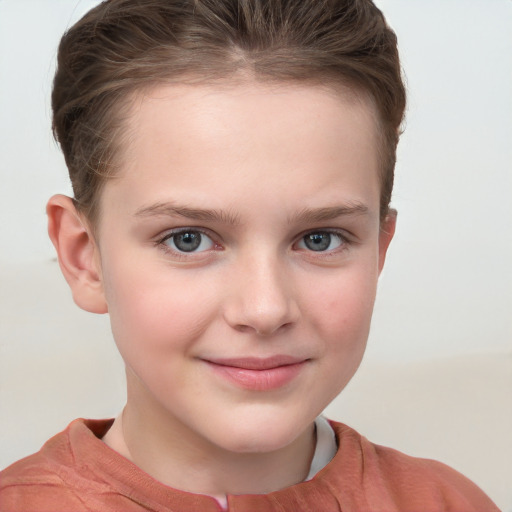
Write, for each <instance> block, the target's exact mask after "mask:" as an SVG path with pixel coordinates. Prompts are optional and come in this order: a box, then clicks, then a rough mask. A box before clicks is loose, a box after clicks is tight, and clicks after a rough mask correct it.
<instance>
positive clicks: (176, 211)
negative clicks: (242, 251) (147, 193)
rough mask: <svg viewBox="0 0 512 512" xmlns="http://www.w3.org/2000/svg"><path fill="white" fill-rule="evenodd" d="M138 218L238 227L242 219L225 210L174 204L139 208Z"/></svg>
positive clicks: (166, 203) (156, 204)
mask: <svg viewBox="0 0 512 512" xmlns="http://www.w3.org/2000/svg"><path fill="white" fill-rule="evenodd" d="M135 216H136V217H161V216H168V217H176V216H178V217H184V218H187V219H192V220H200V221H209V222H219V223H223V224H231V225H238V224H240V218H239V217H238V216H237V215H234V214H232V213H230V212H227V211H224V210H211V209H199V208H189V207H188V206H185V205H178V204H176V203H173V202H165V203H155V204H152V205H149V206H144V207H142V208H139V209H138V210H137V211H136V212H135Z"/></svg>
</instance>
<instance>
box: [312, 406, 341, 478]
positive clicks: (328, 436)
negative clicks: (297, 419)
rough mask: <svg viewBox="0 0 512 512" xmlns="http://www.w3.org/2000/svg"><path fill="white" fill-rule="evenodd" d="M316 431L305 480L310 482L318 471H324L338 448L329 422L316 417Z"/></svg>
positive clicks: (321, 417)
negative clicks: (314, 443) (314, 444)
mask: <svg viewBox="0 0 512 512" xmlns="http://www.w3.org/2000/svg"><path fill="white" fill-rule="evenodd" d="M315 429H316V447H315V454H314V455H313V460H312V461H311V466H310V468H309V473H308V476H307V477H306V479H305V480H304V481H305V482H307V481H308V480H311V479H312V478H313V477H314V476H315V475H316V474H317V473H318V472H319V471H320V470H322V469H324V468H325V466H327V464H329V462H331V460H332V459H333V457H334V456H335V455H336V452H337V450H338V446H337V444H336V436H335V435H334V430H333V429H332V427H331V425H330V424H329V422H328V421H327V420H326V419H325V418H324V417H323V416H318V418H317V419H316V420H315Z"/></svg>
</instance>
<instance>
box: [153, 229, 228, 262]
mask: <svg viewBox="0 0 512 512" xmlns="http://www.w3.org/2000/svg"><path fill="white" fill-rule="evenodd" d="M187 232H197V233H200V234H201V235H203V236H206V237H208V238H209V239H210V240H211V241H212V243H213V248H212V249H207V250H204V251H199V252H197V251H191V252H185V251H176V250H175V249H173V248H172V247H169V246H168V245H166V244H165V242H166V241H167V240H169V239H170V238H172V237H173V236H176V235H179V234H181V233H187ZM219 238H220V237H219V236H217V235H216V234H214V233H212V232H211V231H210V230H209V229H206V228H202V227H197V226H180V227H179V228H172V229H168V230H167V231H165V232H163V233H161V234H160V235H158V236H157V237H156V238H155V240H154V244H155V245H156V246H157V247H159V248H160V249H161V250H163V251H165V252H166V253H171V254H173V255H175V256H177V257H181V258H190V257H194V255H195V256H196V257H197V256H199V255H202V256H204V255H205V253H209V252H210V251H212V250H221V249H222V245H221V244H220V243H219V242H218V240H219Z"/></svg>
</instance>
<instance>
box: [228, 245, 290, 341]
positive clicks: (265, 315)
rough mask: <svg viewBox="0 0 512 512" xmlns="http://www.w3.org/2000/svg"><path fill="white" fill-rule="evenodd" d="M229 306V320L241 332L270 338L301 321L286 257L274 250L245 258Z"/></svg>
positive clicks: (235, 281) (240, 263)
mask: <svg viewBox="0 0 512 512" xmlns="http://www.w3.org/2000/svg"><path fill="white" fill-rule="evenodd" d="M233 277H234V279H233V281H232V293H231V297H230V300H229V303H228V304H227V306H226V319H227V321H228V323H229V324H230V325H231V326H232V327H234V328H236V329H237V330H244V331H247V330H249V331H251V330H252V331H255V332H256V333H258V334H259V335H269V334H272V333H274V332H276V331H277V330H279V329H281V328H283V327H285V326H290V325H291V324H293V323H294V322H295V321H296V320H297V316H298V305H297V303H296V298H295V296H294V293H293V283H292V282H291V275H290V272H289V269H288V268H287V266H286V263H285V261H284V258H281V257H279V255H278V254H277V252H276V251H273V250H272V249H266V250H265V249H261V248H260V250H258V251H256V252H252V253H249V254H246V255H244V256H241V257H240V258H239V261H238V262H237V270H236V272H235V276H233Z"/></svg>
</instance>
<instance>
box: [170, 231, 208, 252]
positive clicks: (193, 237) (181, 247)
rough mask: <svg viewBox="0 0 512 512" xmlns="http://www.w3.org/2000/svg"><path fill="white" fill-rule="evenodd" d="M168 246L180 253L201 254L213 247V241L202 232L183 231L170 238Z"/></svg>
mask: <svg viewBox="0 0 512 512" xmlns="http://www.w3.org/2000/svg"><path fill="white" fill-rule="evenodd" d="M165 243H166V245H168V246H169V247H171V248H172V249H174V250H176V251H179V252H201V251H207V250H208V249H211V248H212V247H213V241H212V240H211V238H210V237H208V236H206V235H205V234H204V233H201V232H200V231H182V232H180V233H175V234H173V235H172V236H170V237H169V238H168V239H167V240H166V241H165Z"/></svg>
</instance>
